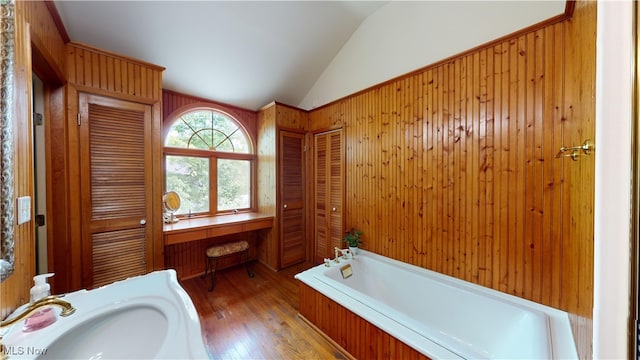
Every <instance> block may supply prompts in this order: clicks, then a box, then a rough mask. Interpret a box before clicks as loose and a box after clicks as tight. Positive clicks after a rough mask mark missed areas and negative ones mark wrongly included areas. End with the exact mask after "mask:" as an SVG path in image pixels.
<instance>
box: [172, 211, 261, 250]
mask: <svg viewBox="0 0 640 360" xmlns="http://www.w3.org/2000/svg"><path fill="white" fill-rule="evenodd" d="M272 226H273V216H272V215H265V214H260V213H255V212H251V213H241V214H230V215H219V216H210V217H201V218H193V219H182V220H180V221H178V222H177V223H173V224H164V228H163V234H164V243H165V245H173V244H179V243H184V242H189V241H197V240H203V239H208V238H212V237H216V236H223V235H229V234H237V233H241V232H245V231H252V230H259V229H268V228H270V227H272Z"/></svg>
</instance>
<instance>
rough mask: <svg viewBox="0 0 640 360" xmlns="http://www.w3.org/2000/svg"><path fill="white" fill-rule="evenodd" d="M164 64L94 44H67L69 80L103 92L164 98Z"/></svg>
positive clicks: (121, 95) (113, 94) (80, 85)
mask: <svg viewBox="0 0 640 360" xmlns="http://www.w3.org/2000/svg"><path fill="white" fill-rule="evenodd" d="M163 71H164V68H163V67H161V66H158V65H154V64H149V63H145V62H142V61H139V60H135V59H131V58H128V57H126V56H122V55H118V54H113V53H110V52H107V51H104V50H100V49H97V48H94V47H91V46H87V45H83V44H79V43H69V44H67V80H68V81H69V82H70V83H72V84H74V85H75V86H76V87H78V88H79V89H80V90H83V89H90V90H91V91H92V92H98V91H102V92H104V93H102V94H103V95H107V96H109V95H111V96H118V97H121V98H129V99H131V100H134V101H140V100H141V99H144V100H149V101H148V102H151V103H153V102H159V101H160V100H161V96H162V94H161V91H162V90H161V89H162V72H163Z"/></svg>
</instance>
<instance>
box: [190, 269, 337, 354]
mask: <svg viewBox="0 0 640 360" xmlns="http://www.w3.org/2000/svg"><path fill="white" fill-rule="evenodd" d="M252 266H253V270H254V271H255V274H256V276H255V277H254V278H249V277H248V276H247V272H246V270H245V268H244V267H239V266H236V267H233V268H229V269H224V270H220V271H219V272H218V273H217V274H216V287H215V289H214V290H213V291H212V292H208V291H207V289H208V287H209V278H208V277H207V278H206V279H200V277H196V278H192V279H188V280H185V281H183V282H182V286H183V287H184V289H185V290H186V291H187V293H188V294H189V295H190V296H191V299H192V300H193V303H194V304H195V306H196V309H197V310H198V314H199V315H200V322H201V325H202V331H203V336H204V338H205V345H206V346H207V349H208V351H209V354H210V356H211V357H212V358H213V359H305V360H306V359H345V356H344V355H343V354H342V353H341V352H340V351H339V350H338V349H337V348H336V347H335V346H333V345H332V344H331V343H330V342H328V341H327V340H326V339H324V338H323V337H322V336H321V335H320V334H318V333H317V332H315V331H314V330H313V329H312V328H311V327H309V325H307V324H306V323H305V322H304V321H302V320H301V319H300V318H299V317H298V316H297V314H298V304H299V302H298V299H299V294H298V293H299V288H298V283H297V280H295V279H294V278H293V276H294V275H295V274H296V273H298V272H300V271H303V270H305V269H306V268H308V267H310V266H312V265H311V264H309V263H306V264H300V265H296V266H293V267H291V268H288V269H285V270H283V271H281V272H278V273H276V272H273V271H271V270H270V269H268V268H267V267H266V266H264V265H262V264H260V263H257V262H254V263H253V264H252Z"/></svg>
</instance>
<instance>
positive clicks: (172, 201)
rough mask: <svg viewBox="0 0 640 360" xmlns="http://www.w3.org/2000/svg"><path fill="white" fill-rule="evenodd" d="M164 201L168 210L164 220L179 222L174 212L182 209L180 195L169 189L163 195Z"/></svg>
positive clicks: (166, 221)
mask: <svg viewBox="0 0 640 360" xmlns="http://www.w3.org/2000/svg"><path fill="white" fill-rule="evenodd" d="M162 203H163V204H164V208H165V210H166V212H165V215H164V222H165V223H169V224H171V223H174V222H177V221H178V218H176V216H175V215H174V213H175V212H176V211H178V209H180V195H178V193H177V192H175V191H168V192H166V193H165V194H164V195H163V196H162Z"/></svg>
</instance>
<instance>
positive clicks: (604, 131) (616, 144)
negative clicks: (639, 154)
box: [593, 1, 633, 359]
mask: <svg viewBox="0 0 640 360" xmlns="http://www.w3.org/2000/svg"><path fill="white" fill-rule="evenodd" d="M597 16H598V31H597V43H596V47H597V59H596V61H597V72H596V141H595V142H596V144H595V145H596V152H595V154H596V179H595V186H596V189H595V213H594V216H595V229H594V230H595V231H594V237H595V239H594V241H595V244H594V253H595V259H594V304H593V306H594V308H593V357H594V359H627V320H628V319H627V317H628V310H629V301H628V296H629V295H628V294H629V255H630V254H629V231H630V219H629V215H630V213H631V212H630V198H631V193H630V184H631V171H630V169H631V151H632V148H631V123H632V121H633V120H632V84H633V83H632V80H633V77H632V75H633V36H632V35H633V27H632V26H633V22H632V18H633V4H632V2H631V1H602V2H598V15H597Z"/></svg>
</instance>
